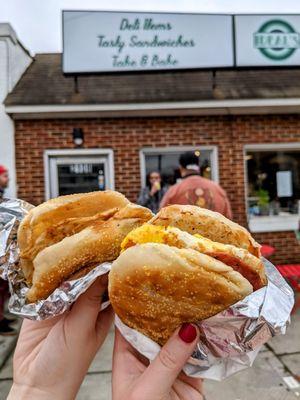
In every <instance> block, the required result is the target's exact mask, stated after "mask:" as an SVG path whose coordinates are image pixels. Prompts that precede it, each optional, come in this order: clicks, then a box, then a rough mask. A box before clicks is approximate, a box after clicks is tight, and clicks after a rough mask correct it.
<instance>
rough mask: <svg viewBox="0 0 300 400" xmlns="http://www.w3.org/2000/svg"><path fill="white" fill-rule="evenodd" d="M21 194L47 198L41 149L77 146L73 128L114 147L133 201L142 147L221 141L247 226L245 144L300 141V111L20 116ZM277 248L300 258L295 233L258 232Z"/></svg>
mask: <svg viewBox="0 0 300 400" xmlns="http://www.w3.org/2000/svg"><path fill="white" fill-rule="evenodd" d="M15 123H16V163H17V179H18V188H19V197H21V198H24V199H26V200H27V201H29V202H31V203H33V204H38V203H40V202H42V201H43V200H44V170H43V151H44V150H45V149H64V148H73V147H74V145H73V142H72V129H73V128H74V127H81V128H83V130H84V147H85V148H112V149H113V150H114V159H115V183H116V190H119V191H121V192H123V193H124V194H125V195H126V196H128V198H130V199H131V200H133V201H134V200H135V199H136V197H137V194H138V191H139V189H140V165H139V150H140V148H142V147H147V146H148V147H152V146H155V147H163V146H180V145H181V146H182V145H186V146H187V145H190V146H200V145H217V146H218V151H219V176H220V183H221V185H222V186H223V188H224V189H225V190H226V191H227V193H228V196H229V199H230V201H231V204H232V208H233V212H234V219H235V220H236V221H237V222H239V223H241V224H243V225H246V213H245V194H244V190H245V189H244V160H243V146H244V145H245V144H251V143H272V142H274V143H276V142H297V141H298V142H299V141H300V116H297V115H283V116H237V117H233V116H224V117H221V116H213V117H176V118H174V117H173V118H128V119H108V118H107V119H86V120H85V119H76V120H71V119H68V120H59V119H57V120H26V121H25V120H20V121H16V122H15ZM257 238H258V239H259V240H260V241H261V242H264V243H267V244H270V245H273V246H274V247H275V248H276V255H275V256H274V258H273V261H274V262H281V263H283V262H296V261H297V262H300V246H299V245H298V244H297V243H296V240H295V238H294V236H293V233H292V232H280V233H268V234H260V235H257Z"/></svg>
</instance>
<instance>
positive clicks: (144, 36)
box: [63, 11, 233, 73]
mask: <svg viewBox="0 0 300 400" xmlns="http://www.w3.org/2000/svg"><path fill="white" fill-rule="evenodd" d="M232 66H233V34H232V17H231V16H230V15H199V14H166V13H136V12H135V13H131V12H102V11H91V12H89V11H64V12H63V71H64V72H65V73H81V72H82V73H84V72H105V71H107V72H113V71H137V70H160V69H185V68H186V69H188V68H207V67H232Z"/></svg>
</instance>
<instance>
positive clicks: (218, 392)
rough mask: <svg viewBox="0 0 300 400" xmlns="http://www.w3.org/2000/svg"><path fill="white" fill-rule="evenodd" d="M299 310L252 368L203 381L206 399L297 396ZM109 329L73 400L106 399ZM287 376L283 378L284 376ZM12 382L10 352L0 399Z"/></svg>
mask: <svg viewBox="0 0 300 400" xmlns="http://www.w3.org/2000/svg"><path fill="white" fill-rule="evenodd" d="M299 332H300V310H298V312H297V313H296V314H295V315H293V317H292V325H291V326H290V327H289V329H288V332H287V334H286V335H285V336H279V337H276V338H274V339H272V340H271V341H270V342H269V343H268V345H267V346H264V348H263V350H262V351H261V352H260V354H259V356H258V357H257V359H256V360H255V362H254V365H253V367H252V368H249V369H247V370H245V371H241V372H240V373H238V374H236V375H234V376H233V377H231V378H229V379H227V380H226V381H224V382H213V381H206V382H205V392H206V396H207V400H218V399H224V400H258V399H259V400H294V399H300V386H298V387H295V388H292V387H290V386H293V385H295V386H296V385H297V381H296V380H295V379H293V377H295V378H297V377H298V379H299V377H300V340H299ZM112 346H113V331H111V332H110V333H109V335H108V337H107V339H106V341H105V344H104V346H103V348H102V349H101V351H100V352H99V353H98V354H97V356H96V358H95V360H94V362H93V364H92V365H91V367H90V369H89V372H88V374H87V376H86V378H85V380H84V382H83V384H82V387H81V389H80V392H79V394H78V396H77V400H110V399H111V394H110V383H111V351H112ZM286 378H287V379H286ZM11 383H12V355H11V356H10V357H9V358H8V360H7V362H6V363H5V364H4V367H3V368H2V369H1V371H0V400H4V399H6V396H7V393H8V392H9V389H10V386H11Z"/></svg>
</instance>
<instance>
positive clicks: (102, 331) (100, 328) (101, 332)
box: [96, 306, 114, 344]
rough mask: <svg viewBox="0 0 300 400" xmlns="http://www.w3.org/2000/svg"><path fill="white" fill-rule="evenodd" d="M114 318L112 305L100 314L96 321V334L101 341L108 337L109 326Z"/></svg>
mask: <svg viewBox="0 0 300 400" xmlns="http://www.w3.org/2000/svg"><path fill="white" fill-rule="evenodd" d="M113 319H114V311H113V309H112V307H111V306H109V307H107V308H106V309H105V310H103V311H101V312H100V313H99V314H98V318H97V322H96V334H97V336H98V340H99V343H100V344H101V343H103V342H104V339H105V338H106V336H107V334H108V331H109V328H110V326H111V324H112V322H113Z"/></svg>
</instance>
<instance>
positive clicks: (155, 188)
mask: <svg viewBox="0 0 300 400" xmlns="http://www.w3.org/2000/svg"><path fill="white" fill-rule="evenodd" d="M159 190H160V183H159V182H154V183H153V185H152V186H151V190H150V195H151V196H154V195H155V193H157V192H158V191H159Z"/></svg>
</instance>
